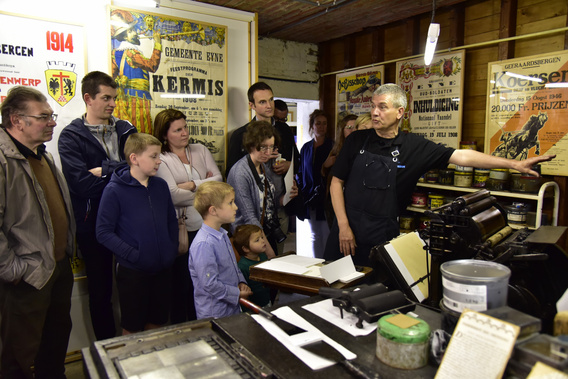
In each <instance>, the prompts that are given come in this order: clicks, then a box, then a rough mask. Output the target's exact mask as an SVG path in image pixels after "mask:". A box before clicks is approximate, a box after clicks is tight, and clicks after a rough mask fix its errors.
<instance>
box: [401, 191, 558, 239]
mask: <svg viewBox="0 0 568 379" xmlns="http://www.w3.org/2000/svg"><path fill="white" fill-rule="evenodd" d="M416 187H422V188H431V189H437V190H441V191H450V192H461V193H464V192H477V191H479V190H481V189H482V188H472V187H456V186H449V185H444V184H436V183H422V182H419V183H416ZM490 192H491V195H493V196H495V197H497V198H503V197H504V198H509V199H524V200H529V201H536V203H537V205H536V225H535V227H532V226H531V227H529V226H528V225H526V224H510V225H509V226H510V227H511V228H513V229H522V228H525V227H528V228H529V229H538V228H539V227H540V225H541V222H542V221H541V220H542V210H543V203H544V199H545V198H553V199H554V208H553V211H552V220H551V223H550V224H551V225H553V226H557V225H558V206H559V203H560V188H559V187H558V184H556V182H546V183H543V184H542V185H541V186H540V190H539V191H538V193H524V192H511V191H490ZM406 209H407V210H408V211H411V212H415V213H424V212H426V211H427V210H428V207H413V206H409V207H407V208H406Z"/></svg>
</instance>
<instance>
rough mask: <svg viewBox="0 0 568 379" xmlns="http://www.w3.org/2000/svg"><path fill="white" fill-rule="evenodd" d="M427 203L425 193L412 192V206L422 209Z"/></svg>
mask: <svg viewBox="0 0 568 379" xmlns="http://www.w3.org/2000/svg"><path fill="white" fill-rule="evenodd" d="M427 202H428V197H427V196H426V194H425V193H422V192H414V193H413V194H412V206H413V207H418V208H422V207H425V206H426V203H427Z"/></svg>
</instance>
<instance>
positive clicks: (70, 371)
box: [65, 359, 87, 379]
mask: <svg viewBox="0 0 568 379" xmlns="http://www.w3.org/2000/svg"><path fill="white" fill-rule="evenodd" d="M65 376H67V379H86V378H87V375H85V373H84V372H83V360H82V359H81V360H78V361H75V362H71V363H67V364H66V365H65Z"/></svg>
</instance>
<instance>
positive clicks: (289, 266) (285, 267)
mask: <svg viewBox="0 0 568 379" xmlns="http://www.w3.org/2000/svg"><path fill="white" fill-rule="evenodd" d="M255 267H258V268H262V269H265V270H272V271H279V272H286V273H288V274H296V275H302V274H303V273H305V272H306V271H308V269H307V268H306V267H303V266H298V265H295V264H293V263H288V262H281V261H278V259H271V260H269V261H266V262H262V263H260V264H258V265H256V266H255Z"/></svg>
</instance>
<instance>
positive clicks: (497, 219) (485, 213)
mask: <svg viewBox="0 0 568 379" xmlns="http://www.w3.org/2000/svg"><path fill="white" fill-rule="evenodd" d="M425 214H426V215H427V216H429V217H430V222H429V225H428V226H427V227H426V228H425V229H423V230H422V231H421V232H420V237H421V238H422V239H423V240H424V241H425V243H426V246H425V247H424V249H425V251H426V252H427V253H428V254H429V256H430V263H429V267H428V271H429V273H428V275H426V276H425V277H423V278H421V280H420V281H428V287H429V297H428V299H426V300H424V303H426V304H429V305H431V306H436V307H437V306H439V305H440V301H441V299H442V278H441V273H440V266H441V265H442V264H443V263H444V262H449V261H454V260H460V259H476V260H484V261H490V262H496V263H500V264H503V265H505V266H507V267H509V268H510V270H511V278H510V280H509V286H508V299H507V305H509V306H510V307H512V308H515V309H517V310H519V311H522V312H524V313H527V314H529V315H532V316H535V317H537V318H540V319H541V320H542V330H543V332H547V333H551V331H552V322H553V318H554V316H555V314H556V302H557V301H558V299H559V298H560V297H561V296H562V295H563V294H564V292H565V291H566V289H567V288H568V275H566V273H567V272H568V255H567V254H566V252H565V250H564V248H563V247H562V246H565V240H564V238H565V236H564V233H565V231H566V229H568V228H567V227H558V226H541V227H539V228H538V229H537V230H529V229H528V228H526V227H525V228H522V229H518V230H515V229H513V228H512V227H511V226H510V225H508V222H507V212H506V211H505V210H504V209H503V207H501V206H500V205H499V204H498V203H497V200H496V198H495V197H494V196H491V193H490V192H489V191H488V190H486V189H482V190H480V191H477V192H474V193H471V194H467V195H463V196H459V197H457V198H456V199H455V200H454V201H452V202H450V203H448V204H445V205H443V206H441V207H439V208H436V209H433V210H430V211H426V212H425ZM385 255H386V254H385V253H384V250H383V249H381V248H380V247H377V248H375V249H373V251H372V253H371V261H372V262H374V264H372V266H373V268H374V269H376V270H378V271H379V272H380V274H379V276H380V278H379V281H382V282H383V283H385V284H387V286H388V287H390V288H398V289H401V290H402V291H404V292H405V294H406V295H407V296H408V297H409V298H410V299H413V300H415V301H416V300H419V299H416V297H415V296H414V294H413V292H412V291H411V287H413V286H414V285H416V284H417V283H408V282H406V281H405V280H404V279H403V278H402V276H401V275H400V272H398V269H397V267H396V265H394V264H393V262H392V261H391V260H388V259H385ZM418 259H419V258H418ZM385 263H386V265H385ZM385 266H386V267H387V269H385V268H384V267H385ZM381 267H382V268H381Z"/></svg>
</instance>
